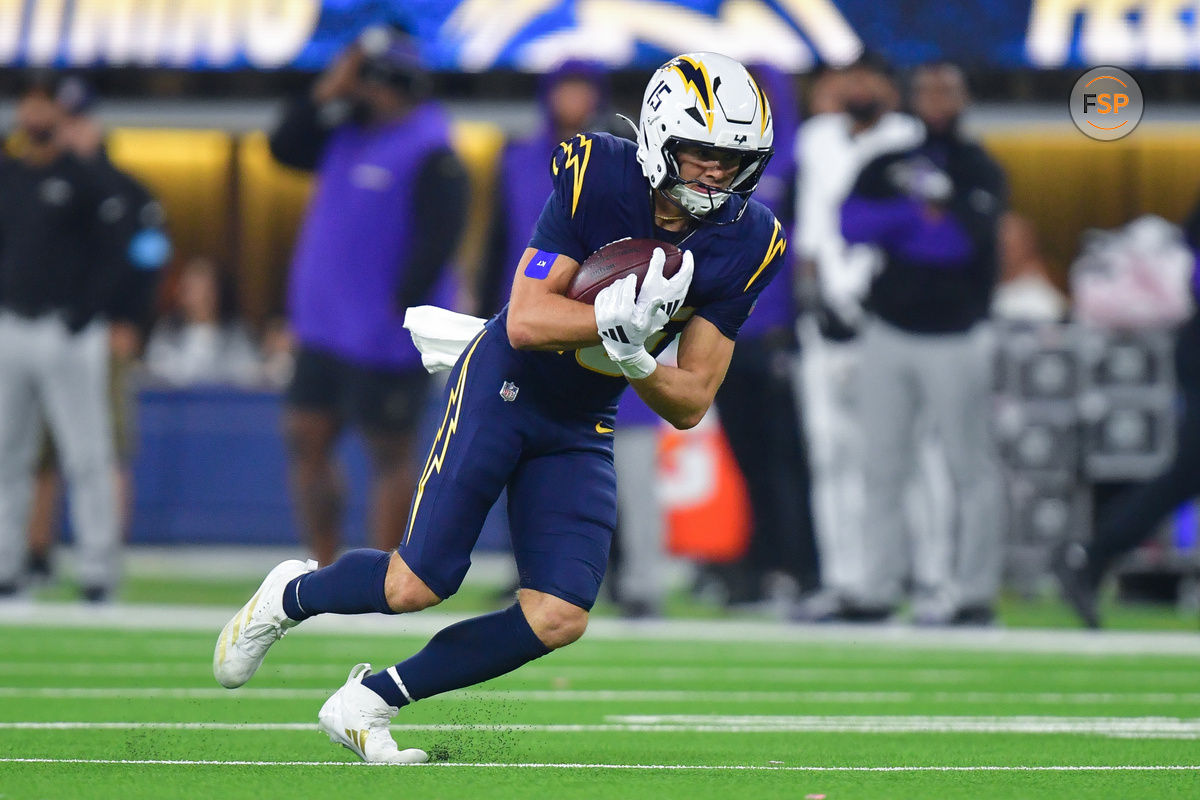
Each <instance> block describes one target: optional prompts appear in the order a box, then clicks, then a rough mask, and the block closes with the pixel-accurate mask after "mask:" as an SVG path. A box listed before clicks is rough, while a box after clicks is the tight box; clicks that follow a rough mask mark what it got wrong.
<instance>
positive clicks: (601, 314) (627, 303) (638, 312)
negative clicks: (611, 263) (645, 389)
mask: <svg viewBox="0 0 1200 800" xmlns="http://www.w3.org/2000/svg"><path fill="white" fill-rule="evenodd" d="M592 307H593V309H594V310H595V314H596V331H597V332H598V333H599V334H600V341H601V343H602V344H603V345H604V351H605V352H606V353H608V357H609V359H611V360H612V362H613V363H614V364H616V365H617V367H619V368H620V370H621V372H622V373H623V374H624V375H625V376H626V377H629V378H644V377H646V376H647V375H649V374H650V373H651V372H653V371H654V370H655V368H657V366H658V362H656V361H655V360H654V357H653V356H651V355H650V354H649V353H648V352H646V339H647V337H649V336H650V334H652V333H654V332H656V331H659V330H661V329H662V327H663V326H664V325H666V324H667V321H668V320H669V319H670V317H669V316H668V315H667V313H666V310H665V308H663V306H662V304H661V303H659V302H652V303H647V304H642V303H639V302H638V300H637V276H636V275H627V276H625V277H624V278H621V279H620V280H618V281H614V282H613V283H612V284H611V285H609V286H606V287H605V288H604V289H602V290H601V291H600V293H599V294H597V295H596V301H595V303H593V306H592Z"/></svg>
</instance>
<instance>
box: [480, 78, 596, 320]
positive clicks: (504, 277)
mask: <svg viewBox="0 0 1200 800" xmlns="http://www.w3.org/2000/svg"><path fill="white" fill-rule="evenodd" d="M608 93H609V86H608V75H607V73H606V72H605V71H604V69H603V67H601V66H600V65H598V64H595V63H592V62H590V61H579V60H569V61H564V62H563V63H562V64H561V65H559V67H558V68H557V69H555V70H553V71H551V72H548V73H546V74H545V75H543V76H542V77H541V79H540V80H539V82H538V102H539V106H540V108H541V112H542V120H541V124H540V125H539V126H538V129H537V130H536V131H535V132H534V133H533V134H532V135H531V136H528V137H525V138H520V139H514V140H512V141H509V142H507V143H506V144H505V145H504V149H503V151H502V152H501V153H500V161H499V165H498V167H497V170H496V193H495V197H494V198H493V201H492V209H493V210H492V224H491V228H490V231H489V234H488V245H487V252H486V253H485V255H484V262H483V265H482V267H481V269H480V271H479V275H478V280H477V282H476V287H475V294H476V309H477V312H478V314H479V316H483V317H490V316H491V315H493V314H495V313H497V312H498V311H500V309H501V308H503V307H504V304H505V303H507V302H508V295H509V292H510V290H511V289H512V282H513V275H514V273H515V272H516V269H517V262H518V261H520V259H521V254H522V253H524V252H525V245H526V244H527V243H528V242H529V236H530V233H531V232H532V231H533V226H534V225H535V224H536V223H537V220H538V216H539V215H540V214H541V213H542V206H544V205H545V197H546V195H547V194H548V193H549V192H550V189H551V182H550V177H551V176H550V173H549V172H548V171H547V169H546V165H547V164H548V163H550V157H551V156H552V155H553V154H554V148H556V147H558V144H559V142H565V141H566V140H568V139H570V138H571V137H572V136H574V135H575V134H577V133H579V132H580V131H587V130H606V129H607V127H608V126H607V125H606V124H605V119H604V116H605V110H606V108H607V106H608Z"/></svg>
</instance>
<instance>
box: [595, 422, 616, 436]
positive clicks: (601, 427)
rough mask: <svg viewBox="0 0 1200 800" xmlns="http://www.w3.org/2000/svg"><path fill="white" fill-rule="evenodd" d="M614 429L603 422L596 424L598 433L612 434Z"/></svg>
mask: <svg viewBox="0 0 1200 800" xmlns="http://www.w3.org/2000/svg"><path fill="white" fill-rule="evenodd" d="M612 432H613V429H612V428H610V427H608V426H607V425H605V424H604V423H603V422H597V423H596V433H612Z"/></svg>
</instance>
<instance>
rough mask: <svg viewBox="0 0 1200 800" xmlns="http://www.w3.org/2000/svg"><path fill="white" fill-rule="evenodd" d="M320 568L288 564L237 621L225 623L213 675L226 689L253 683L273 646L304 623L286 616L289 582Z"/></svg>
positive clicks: (267, 579)
mask: <svg viewBox="0 0 1200 800" xmlns="http://www.w3.org/2000/svg"><path fill="white" fill-rule="evenodd" d="M316 568H317V562H316V561H313V560H311V559H310V560H308V561H296V560H291V561H284V562H283V563H282V564H279V565H278V566H277V567H275V569H273V570H271V571H270V572H268V573H267V577H265V578H263V582H262V585H261V586H259V587H258V591H257V592H255V593H254V596H253V597H251V598H250V600H249V602H247V603H246V605H244V606H242V608H241V610H240V611H238V612H237V613H236V614H234V615H233V619H231V620H229V622H227V623H225V627H224V628H222V629H221V635H220V636H218V637H217V647H216V649H215V650H214V651H213V675H214V676H215V677H216V679H217V683H219V684H221V685H222V686H224V687H225V688H226V689H236V688H237V687H239V686H241V685H242V684H243V683H245V682H246V681H248V680H250V678H251V676H253V675H254V673H255V671H256V670H258V667H259V665H261V664H262V661H263V658H264V657H265V656H266V655H267V650H268V649H270V647H271V645H273V644H275V642H277V641H279V640H280V639H282V638H283V636H284V634H286V633H287V632H288V629H289V628H292V627H294V626H296V625H299V624H300V623H298V622H296V621H295V620H293V619H290V618H289V617H288V615H287V614H285V613H284V612H283V590H284V588H285V587H286V586H287V585H288V582H289V581H291V580H292V579H293V578H296V577H299V576H300V575H303V574H305V573H306V572H312V571H313V570H314V569H316Z"/></svg>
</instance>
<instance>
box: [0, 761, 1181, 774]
mask: <svg viewBox="0 0 1200 800" xmlns="http://www.w3.org/2000/svg"><path fill="white" fill-rule="evenodd" d="M0 764H118V765H125V764H128V765H147V766H149V765H162V766H200V767H415V768H420V767H424V768H432V767H472V768H499V769H576V770H584V769H607V770H616V769H619V770H650V771H654V770H701V771H713V772H717V771H722V772H723V771H735V772H743V771H744V772H1195V771H1200V764H1071V765H1066V764H1053V765H1007V764H1005V765H999V764H997V765H982V766H958V765H954V766H934V765H922V766H894V767H893V766H887V767H871V766H861V767H849V766H836V767H827V766H790V765H786V764H783V765H771V766H768V765H761V764H538V763H510V764H504V763H470V762H461V761H434V762H431V763H428V764H364V763H362V762H361V761H216V760H209V761H201V760H183V759H179V760H175V759H153V758H143V759H117V758H0Z"/></svg>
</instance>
